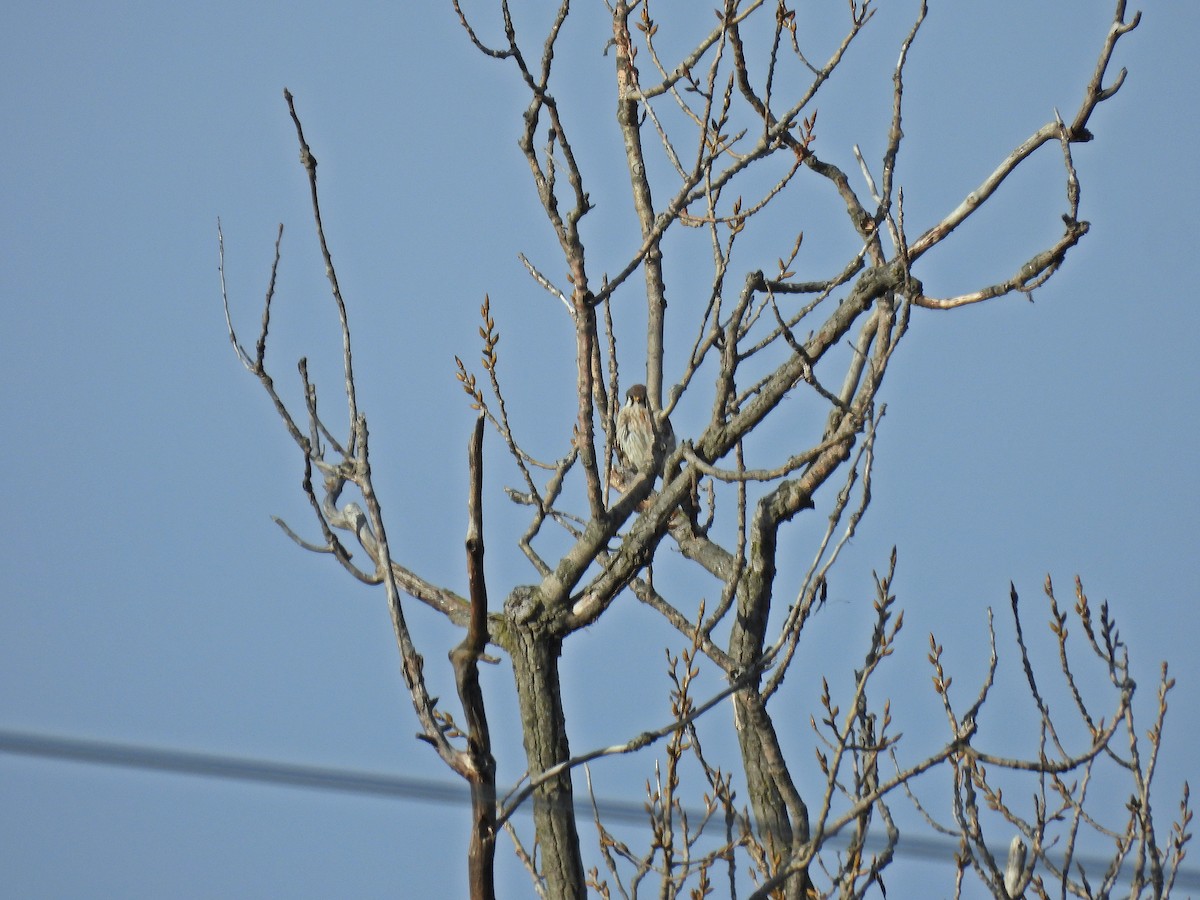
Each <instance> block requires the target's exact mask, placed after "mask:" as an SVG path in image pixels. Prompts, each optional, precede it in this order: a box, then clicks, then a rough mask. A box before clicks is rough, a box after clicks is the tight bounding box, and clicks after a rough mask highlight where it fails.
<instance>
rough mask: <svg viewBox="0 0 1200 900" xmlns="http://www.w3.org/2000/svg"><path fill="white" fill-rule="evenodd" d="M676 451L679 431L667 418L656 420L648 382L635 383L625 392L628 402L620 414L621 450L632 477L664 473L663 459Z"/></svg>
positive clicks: (619, 436)
mask: <svg viewBox="0 0 1200 900" xmlns="http://www.w3.org/2000/svg"><path fill="white" fill-rule="evenodd" d="M674 452H675V431H674V429H673V428H671V423H670V421H669V420H667V419H665V418H664V419H663V420H662V421H661V422H660V423H657V425H656V423H655V420H654V411H653V410H652V409H650V400H649V397H648V396H647V394H646V386H645V385H644V384H635V385H634V386H633V387H631V388H630V389H629V391H628V393H626V394H625V405H624V406H622V407H621V411H620V412H618V413H617V453H618V457H619V462H620V463H621V468H622V469H623V470H624V471H625V474H626V476H627V477H628V478H633V477H636V474H637V473H638V472H649V471H654V472H655V473H656V474H661V472H662V465H663V461H664V460H665V459H666V458H667V457H668V456H670V455H671V454H672V453H674Z"/></svg>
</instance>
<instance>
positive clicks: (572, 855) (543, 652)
mask: <svg viewBox="0 0 1200 900" xmlns="http://www.w3.org/2000/svg"><path fill="white" fill-rule="evenodd" d="M509 621H510V623H512V629H511V631H510V637H511V640H509V641H507V642H506V645H507V649H508V650H509V653H510V655H511V657H512V665H513V675H514V677H515V678H516V684H517V699H518V702H519V703H520V707H521V730H522V733H523V736H524V741H525V757H526V760H527V761H528V765H529V775H530V777H531V778H534V777H537V775H539V774H540V773H541V772H544V771H546V769H548V768H550V767H551V766H553V765H555V764H557V763H560V762H562V761H563V760H565V759H567V758H568V757H569V756H570V749H569V746H568V743H567V726H566V720H565V718H564V716H563V707H562V697H561V695H560V693H559V680H558V656H559V653H560V651H561V649H562V640H561V639H560V638H559V637H558V636H557V635H555V634H553V633H550V632H549V631H548V630H547V629H545V628H544V627H539V626H540V625H541V623H540V622H538V621H527V622H524V623H522V624H517V623H516V622H515V621H514V618H513V617H512V616H511V615H510V617H509ZM533 822H534V828H535V829H536V832H537V843H538V849H539V851H540V853H541V865H542V876H543V878H544V879H545V887H546V895H547V896H549V897H554V898H555V900H559V898H562V900H573V898H579V900H582V898H583V897H584V896H585V883H584V872H583V859H582V858H581V857H580V854H579V834H578V832H577V831H576V830H575V802H574V793H573V791H572V787H571V773H570V772H563V773H562V774H560V775H558V776H557V777H555V778H551V779H550V780H548V781H546V782H545V783H544V784H542V785H540V786H539V787H538V788H537V789H536V790H535V791H534V794H533Z"/></svg>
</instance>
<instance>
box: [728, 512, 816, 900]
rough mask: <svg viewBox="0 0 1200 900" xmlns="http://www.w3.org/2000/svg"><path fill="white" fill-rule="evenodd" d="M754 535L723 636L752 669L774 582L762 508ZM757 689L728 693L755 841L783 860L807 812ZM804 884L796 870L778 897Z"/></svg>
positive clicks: (769, 531) (797, 895)
mask: <svg viewBox="0 0 1200 900" xmlns="http://www.w3.org/2000/svg"><path fill="white" fill-rule="evenodd" d="M754 536H755V538H756V540H755V541H754V548H753V551H752V559H751V563H750V566H749V567H748V569H747V571H746V574H745V575H744V576H743V578H742V581H741V583H740V584H739V586H738V616H737V619H736V621H735V622H734V625H733V630H732V632H731V633H730V636H729V653H730V655H731V656H732V657H733V658H734V659H735V660H737V662H738V664H739V665H740V666H742V667H743V668H749V667H750V666H752V665H754V664H755V663H756V662H757V661H758V659H759V657H760V656H761V655H762V650H763V639H764V635H765V634H766V628H767V617H768V615H769V613H770V609H771V589H772V586H773V583H774V579H775V549H776V547H775V529H774V528H773V527H771V526H770V525H768V524H765V523H764V522H763V507H762V506H760V507H759V511H758V513H757V514H756V516H755V523H754ZM758 685H759V679H758V678H755V679H754V680H753V681H752V682H751V684H750V685H749V686H748V687H747V688H746V689H745V690H743V691H740V692H738V693H737V694H735V695H734V698H735V699H734V703H735V704H737V714H738V723H739V725H740V728H739V730H738V733H737V735H738V745H739V747H740V749H741V753H742V766H743V768H744V769H745V772H746V786H747V788H748V790H749V794H750V806H751V808H752V809H753V811H754V820H755V827H756V828H757V830H758V836H759V839H760V840H761V841H762V842H763V843H764V844H765V845H766V846H767V847H768V848H769V849H770V850H771V851H772V853H773V854H774V855H776V856H777V858H779V859H780V860H781V861H786V860H787V859H788V858H789V857H791V856H793V855H794V854H796V853H797V852H798V851H799V850H800V849H801V848H802V847H803V846H804V844H805V843H807V842H808V839H809V822H808V810H807V808H806V807H805V805H804V801H803V800H802V799H801V797H800V794H799V792H798V791H797V790H796V786H795V784H793V782H792V779H791V775H790V774H789V773H788V770H787V765H786V763H785V762H784V760H783V752H782V750H781V748H780V746H779V738H778V736H777V735H776V733H775V726H774V723H772V721H771V717H770V715H769V714H768V713H767V709H766V706H765V705H764V704H763V702H762V698H761V697H760V696H759V695H758ZM789 811H790V813H791V815H789ZM810 886H811V882H810V881H809V878H808V872H807V871H800V872H797V873H796V874H795V875H794V876H793V877H791V878H789V879H788V880H787V881H786V882H785V884H784V896H785V897H787V898H788V900H803V898H805V897H807V896H808V893H809V888H810Z"/></svg>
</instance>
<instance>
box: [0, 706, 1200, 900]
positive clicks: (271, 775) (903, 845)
mask: <svg viewBox="0 0 1200 900" xmlns="http://www.w3.org/2000/svg"><path fill="white" fill-rule="evenodd" d="M0 753H11V754H13V755H16V756H32V757H38V758H42V759H56V760H64V761H68V762H77V763H89V764H92V765H102V766H117V767H121V768H126V769H138V770H143V771H156V772H170V773H174V774H177V775H202V776H206V777H209V778H223V779H226V780H232V781H250V782H257V783H259V784H273V785H282V786H285V787H294V788H304V789H307V790H321V791H336V792H339V793H345V794H360V795H365V796H371V797H390V798H397V799H406V800H416V801H418V802H424V803H442V804H453V805H459V806H463V807H464V808H466V807H468V806H470V802H471V796H470V793H469V792H468V791H467V789H466V787H465V786H463V785H458V784H455V783H453V782H448V781H442V782H437V781H429V780H426V779H423V778H408V777H405V776H403V775H389V774H385V773H379V772H361V771H354V770H352V769H334V768H328V767H324V766H303V765H297V764H295V763H284V762H277V761H274V760H265V759H249V758H246V757H237V756H223V755H218V754H215V753H197V752H194V751H189V750H169V749H166V748H162V747H147V746H144V745H137V744H122V743H115V742H109V741H96V740H90V739H85V738H66V737H59V736H54V735H47V734H33V733H30V732H20V731H9V730H6V729H0ZM576 809H577V811H578V812H579V813H580V814H581V815H588V816H590V814H591V812H592V809H591V805H590V804H589V803H584V802H582V801H581V802H579V803H577V804H576ZM596 809H597V811H598V812H599V814H600V817H601V818H602V819H605V820H608V821H623V822H631V823H635V824H639V825H646V824H648V819H647V815H646V805H645V803H644V802H637V801H630V800H612V799H608V800H604V799H597V800H596ZM524 811H530V807H529V806H528V804H527V805H525V807H524ZM685 812H686V813H687V815H688V818H689V819H691V820H692V821H700V820H701V819H702V818H703V812H702V811H700V810H685ZM872 838H873V836H871V835H868V838H867V842H866V843H867V849H874V848H873V847H872V845H873V844H878V846H879V847H882V846H883V843H884V841H883V839H882V838H876V839H874V840H873V839H872ZM957 851H958V845H957V843H956V842H954V841H951V840H947V839H944V838H931V837H921V836H919V835H908V836H902V837H901V838H900V841H899V843H898V844H897V845H896V852H897V853H900V854H902V855H905V856H910V857H918V858H921V859H928V860H934V861H937V862H950V861H951V860H953V859H954V857H955V854H956V853H957ZM1007 853H1008V849H1007V848H992V854H993V855H994V856H996V857H997V858H1000V859H1003V858H1004V857H1005V856H1006V855H1007ZM1075 860H1076V862H1077V863H1078V864H1080V865H1082V866H1083V867H1084V869H1085V870H1087V871H1096V870H1098V871H1104V870H1105V869H1107V866H1108V860H1103V859H1100V858H1099V857H1091V856H1085V855H1083V854H1078V853H1077V854H1075ZM1122 874H1132V867H1131V866H1129V865H1128V864H1127V865H1125V866H1122ZM1175 885H1176V886H1177V887H1180V888H1200V872H1198V871H1196V870H1191V869H1182V868H1181V869H1179V870H1178V871H1177V872H1176V874H1175Z"/></svg>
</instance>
